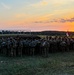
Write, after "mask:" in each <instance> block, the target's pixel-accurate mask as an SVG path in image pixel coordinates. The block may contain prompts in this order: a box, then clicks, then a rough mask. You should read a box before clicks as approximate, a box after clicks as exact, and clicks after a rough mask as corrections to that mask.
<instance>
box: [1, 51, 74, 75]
mask: <svg viewBox="0 0 74 75" xmlns="http://www.w3.org/2000/svg"><path fill="white" fill-rule="evenodd" d="M0 75H74V52H65V53H53V54H49V56H48V57H47V58H45V57H42V56H34V57H31V56H24V57H15V58H13V57H2V56H0Z"/></svg>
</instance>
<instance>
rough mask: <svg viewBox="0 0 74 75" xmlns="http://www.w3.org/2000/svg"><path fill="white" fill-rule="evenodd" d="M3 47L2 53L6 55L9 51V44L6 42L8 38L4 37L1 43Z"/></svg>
mask: <svg viewBox="0 0 74 75" xmlns="http://www.w3.org/2000/svg"><path fill="white" fill-rule="evenodd" d="M1 48H2V51H1V52H2V54H3V55H6V52H7V44H6V40H5V39H4V38H2V43H1Z"/></svg>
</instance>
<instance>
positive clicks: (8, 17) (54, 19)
mask: <svg viewBox="0 0 74 75" xmlns="http://www.w3.org/2000/svg"><path fill="white" fill-rule="evenodd" d="M0 30H25V31H45V30H56V31H74V0H0Z"/></svg>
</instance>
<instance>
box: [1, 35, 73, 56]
mask: <svg viewBox="0 0 74 75" xmlns="http://www.w3.org/2000/svg"><path fill="white" fill-rule="evenodd" d="M72 50H74V38H68V37H48V36H47V37H46V38H43V39H24V38H19V37H18V38H14V37H9V38H0V54H2V55H4V56H21V57H22V55H33V56H34V55H36V54H41V55H44V56H48V53H55V52H65V51H72Z"/></svg>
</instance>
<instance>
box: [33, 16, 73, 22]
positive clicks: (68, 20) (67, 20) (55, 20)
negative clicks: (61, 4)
mask: <svg viewBox="0 0 74 75" xmlns="http://www.w3.org/2000/svg"><path fill="white" fill-rule="evenodd" d="M54 22H57V23H67V22H69V23H72V22H74V17H73V18H70V19H53V20H49V21H35V22H34V23H54Z"/></svg>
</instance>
